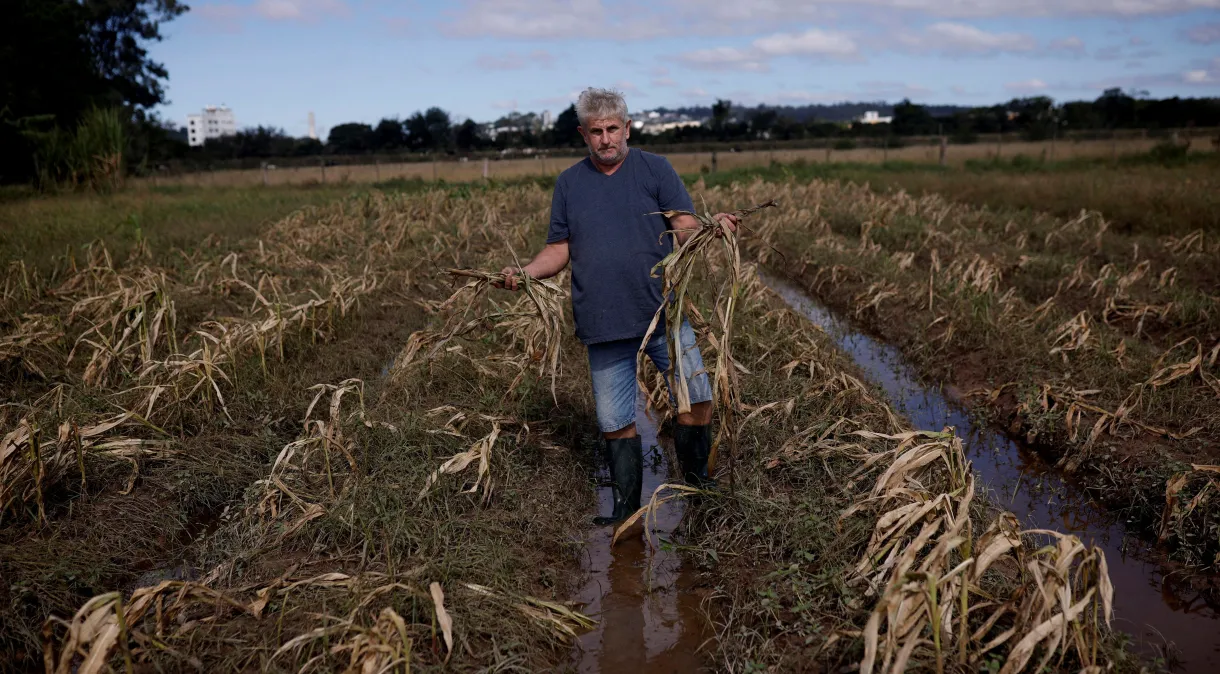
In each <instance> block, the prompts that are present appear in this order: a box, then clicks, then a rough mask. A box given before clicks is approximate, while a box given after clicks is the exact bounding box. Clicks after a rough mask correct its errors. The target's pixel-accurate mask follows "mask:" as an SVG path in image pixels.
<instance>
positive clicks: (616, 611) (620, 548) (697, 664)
mask: <svg viewBox="0 0 1220 674" xmlns="http://www.w3.org/2000/svg"><path fill="white" fill-rule="evenodd" d="M636 430H637V431H638V432H639V434H640V438H641V440H642V444H643V446H644V487H643V490H642V494H643V497H642V498H643V501H644V502H645V503H646V502H647V501H648V499H649V498H650V497H651V496H652V493H653V490H655V489H656V488H657V486H658V485H661V484H665V483H666V482H672V481H673V480H671V479H670V478H669V477H668V474H667V466H666V463H667V462H666V460H665V452H664V451H663V450H662V445H661V442H660V441H659V440H658V438H657V429H656V426H655V425H654V424H653V423H652V421H651V420H650V419H648V417H647V416H645V414H644V411H643V408H642V406H641V408H640V409H637V411H636ZM598 462H599V463H600V464H602V465H603V466H604V464H605V461H604V459H602V458H601V457H598ZM613 498H614V497H613V494H612V492H611V490H610V487H609V486H607V487H605V488H602V489H599V490H598V508H599V509H600V510H599V511H598V512H599V513H609V512H610V511H611V510H612V509H613ZM659 510H660V512H659V513H658V516H657V520H656V526H655V528H653V536H654V538H653V546H654V549H652V550H649V547H648V544H647V543H646V542H645V540H644V529H643V526H642V525H638V524H637V525H636V526H635V527H634V528H633V529H632V530H629V531H628V532H626V533H625V534H624V536H623V537H622V538H620V539H619V541H618V543H617V544H616V545H614V546H613V547H611V546H610V539H611V538H612V537H613V536H614V528H613V527H592V528H591V529H590V533H589V536H588V539H587V546H586V549H587V555H586V557H585V560H584V571H585V573H586V578H587V579H588V580H587V582H586V583H585V585H584V587H583V588H582V589H581V591H580V593H579V594H578V595H577V601H579V602H581V603H582V605H583V608H581V610H582V611H583V612H584V613H586V614H588V615H591V616H593V617H595V618H597V620H598V623H597V627H596V628H595V629H593V630H591V631H589V632H587V633H585V634H583V635H581V637H580V639H579V640H578V641H577V643H576V645H575V648H574V650H573V658H574V660H575V661H576V663H577V668H578V671H580V672H602V673H604V674H610V673H612V672H632V673H634V672H658V673H660V672H697V671H699V670H700V668H701V667H702V665H703V660H704V658H703V655H702V654H701V653H700V652H699V648H700V646H701V645H703V644H704V642H705V641H706V640H707V639H708V637H709V633H708V631H707V630H706V629H705V627H704V625H705V623H706V621H705V620H704V619H703V617H702V615H701V614H700V613H699V602H700V599H701V595H700V594H699V593H698V591H697V588H696V587H695V575H694V573H692V572H690V571H689V570H687V569H684V568H683V566H682V563H681V559H680V557H679V555H678V553H677V552H676V551H673V550H672V549H671V548H670V547H669V546H668V545H665V544H664V543H665V542H667V541H669V540H671V534H672V532H673V531H674V530H675V529H676V528H677V526H678V523H679V522H680V521H681V520H682V512H683V504H682V501H681V499H675V500H673V501H670V502H669V503H666V504H665V505H663V506H661V507H660V509H659Z"/></svg>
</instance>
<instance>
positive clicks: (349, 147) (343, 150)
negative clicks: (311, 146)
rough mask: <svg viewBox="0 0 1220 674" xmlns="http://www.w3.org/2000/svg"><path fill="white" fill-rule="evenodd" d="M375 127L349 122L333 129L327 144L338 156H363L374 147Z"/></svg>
mask: <svg viewBox="0 0 1220 674" xmlns="http://www.w3.org/2000/svg"><path fill="white" fill-rule="evenodd" d="M372 141H373V127H371V126H369V125H368V124H360V123H358V122H348V123H347V124H340V125H338V126H335V127H332V128H331V130H330V135H329V136H327V138H326V144H327V145H328V146H329V147H330V148H331V150H332V151H333V152H335V153H336V154H361V153H364V152H367V151H368V150H369V148H371V147H372Z"/></svg>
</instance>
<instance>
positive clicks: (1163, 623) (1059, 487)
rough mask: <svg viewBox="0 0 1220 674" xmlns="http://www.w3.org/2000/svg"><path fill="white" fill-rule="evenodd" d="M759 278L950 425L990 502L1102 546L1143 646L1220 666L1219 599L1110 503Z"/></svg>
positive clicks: (923, 411) (877, 378)
mask: <svg viewBox="0 0 1220 674" xmlns="http://www.w3.org/2000/svg"><path fill="white" fill-rule="evenodd" d="M763 279H764V281H765V282H766V284H767V285H768V286H770V287H771V288H772V289H773V290H775V291H776V292H777V293H778V294H779V295H780V297H782V298H783V299H784V301H786V302H787V303H788V304H789V305H790V306H791V307H792V308H793V309H795V310H796V311H797V312H798V313H800V314H802V315H804V316H805V317H807V318H808V319H809V320H810V321H812V322H813V323H814V324H816V325H818V326H819V327H821V328H822V329H823V330H825V331H826V333H827V335H829V336H830V338H831V339H832V340H834V342H835V343H836V344H837V345H838V346H839V347H840V348H841V349H843V350H844V351H846V352H847V353H848V354H849V355H850V356H851V357H852V359H853V360H854V361H855V362H856V365H857V366H859V367H860V369H861V370H863V371H864V374H865V375H866V376H867V378H868V379H869V380H870V381H872V382H873V383H875V384H877V385H878V386H880V387H881V388H882V389H884V391H885V393H886V396H887V397H888V399H889V402H890V404H891V405H892V406H893V407H894V408H895V411H897V412H899V413H901V414H904V415H905V416H906V417H907V418H908V419H910V420H911V423H913V424H914V425H915V427H916V428H920V429H931V430H940V429H941V428H943V427H945V426H953V427H954V428H955V429H956V430H957V433H958V435H959V437H961V438H962V443H963V445H964V447H965V449H966V454H967V456H968V457H969V458H970V460H971V462H972V463H973V464H974V470H975V473H976V474H977V475H978V477H979V481H980V482H981V483H982V484H983V485H984V488H985V489H986V490H987V496H988V498H989V499H990V500H991V502H992V503H994V504H995V505H997V506H999V507H1002V508H1006V509H1008V510H1010V511H1012V512H1013V513H1014V514H1015V515H1016V516H1017V517H1018V518H1019V519H1020V520H1021V521H1022V523H1023V524H1024V526H1025V527H1026V528H1041V529H1055V530H1058V531H1062V532H1070V533H1073V534H1075V535H1077V536H1079V537H1080V538H1081V540H1083V541H1084V542H1086V543H1090V542H1091V543H1093V544H1095V545H1097V546H1098V547H1100V548H1101V549H1103V550H1104V551H1105V553H1106V562H1107V564H1108V565H1109V569H1110V579H1111V580H1112V581H1113V583H1114V613H1115V623H1114V624H1115V626H1116V627H1118V628H1119V629H1121V630H1123V631H1125V632H1127V633H1128V634H1130V635H1131V637H1132V638H1133V639H1134V640H1135V642H1136V645H1137V648H1138V650H1139V651H1140V652H1141V653H1144V654H1147V655H1156V654H1158V652H1159V651H1160V650H1161V649H1163V647H1164V646H1165V644H1166V643H1167V642H1168V643H1170V644H1172V648H1173V650H1174V651H1175V652H1176V653H1177V654H1178V655H1179V657H1180V658H1181V660H1182V663H1183V671H1187V672H1217V671H1220V621H1217V620H1216V618H1217V611H1216V608H1215V607H1212V606H1207V605H1206V604H1205V603H1204V602H1203V600H1202V599H1201V598H1200V597H1199V596H1198V595H1197V594H1193V593H1191V591H1190V590H1189V589H1188V588H1185V587H1180V586H1178V585H1176V584H1175V582H1174V580H1173V578H1172V576H1169V575H1168V574H1167V572H1166V570H1165V569H1164V568H1163V567H1161V566H1160V565H1158V564H1157V563H1155V562H1153V561H1148V560H1149V559H1150V558H1151V556H1150V555H1148V554H1147V548H1146V547H1145V546H1143V545H1142V544H1141V543H1140V542H1139V541H1137V540H1134V539H1127V538H1126V537H1125V532H1124V530H1123V527H1122V524H1121V523H1120V522H1119V521H1118V520H1117V518H1116V517H1115V515H1114V514H1113V513H1110V512H1108V511H1106V510H1105V509H1103V508H1101V507H1099V506H1097V505H1096V504H1094V503H1093V502H1092V501H1091V500H1090V499H1089V498H1088V497H1087V496H1086V495H1085V494H1084V492H1083V490H1080V489H1077V488H1075V487H1073V486H1072V485H1071V484H1069V483H1067V482H1065V480H1064V478H1063V476H1062V475H1061V474H1059V473H1058V472H1056V471H1055V470H1054V469H1053V468H1051V467H1050V466H1048V465H1047V464H1046V463H1045V462H1042V461H1041V460H1039V458H1038V457H1037V455H1036V454H1034V453H1033V452H1031V451H1029V450H1028V449H1027V448H1025V447H1022V446H1021V445H1019V444H1017V443H1016V442H1014V441H1013V440H1011V439H1010V438H1008V437H1007V436H1006V435H1005V434H1003V433H1002V432H999V431H995V430H992V429H990V428H986V427H983V426H976V425H975V424H974V423H972V422H971V419H970V417H969V416H968V415H967V414H966V412H965V410H964V409H963V408H962V407H961V406H959V405H957V404H953V403H950V402H949V401H948V399H946V398H945V396H944V395H942V394H941V393H940V392H939V391H937V390H935V389H930V388H927V387H925V386H923V385H921V384H920V383H919V380H918V379H917V377H916V376H915V373H914V371H913V369H912V368H911V367H910V366H908V365H907V364H905V362H904V361H903V358H902V355H901V353H900V352H899V351H898V350H897V349H896V348H894V347H892V346H889V345H887V344H885V343H883V342H879V341H877V340H874V339H872V338H870V337H867V336H865V335H862V334H860V333H858V332H855V331H853V330H852V328H851V327H850V326H849V325H848V324H847V323H846V322H844V321H841V320H839V319H838V318H836V317H835V316H833V315H832V314H831V313H830V312H829V311H827V310H826V309H825V308H823V307H821V306H820V305H818V304H817V303H815V302H814V301H813V300H811V299H810V298H809V297H808V296H806V295H805V294H804V293H802V292H801V291H799V290H797V289H795V288H793V287H792V286H790V285H788V284H787V283H785V282H783V281H781V280H779V279H776V278H773V277H770V276H769V275H764V276H763ZM1141 553H1143V554H1141ZM1141 557H1143V558H1142V559H1141ZM1178 592H1184V593H1187V594H1186V595H1185V596H1183V595H1180V594H1178Z"/></svg>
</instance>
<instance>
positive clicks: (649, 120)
mask: <svg viewBox="0 0 1220 674" xmlns="http://www.w3.org/2000/svg"><path fill="white" fill-rule="evenodd" d="M637 117H638V118H637V119H633V120H632V121H631V128H632V129H635V130H636V131H640V132H642V133H663V132H665V131H670V130H672V129H681V128H684V127H688V126H703V121H702V120H698V119H693V118H691V117H689V116H687V115H682V114H678V113H676V112H664V113H662V112H659V111H657V110H644V111H642V112H640V113H639V115H637Z"/></svg>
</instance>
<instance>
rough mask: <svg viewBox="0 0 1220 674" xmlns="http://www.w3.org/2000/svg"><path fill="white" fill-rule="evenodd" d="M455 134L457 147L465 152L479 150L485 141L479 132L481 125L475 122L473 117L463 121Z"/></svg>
mask: <svg viewBox="0 0 1220 674" xmlns="http://www.w3.org/2000/svg"><path fill="white" fill-rule="evenodd" d="M453 135H454V143H455V144H456V145H457V149H459V150H461V151H463V152H469V151H471V150H477V149H479V147H480V146H481V145H483V142H484V138H483V136H482V134H480V133H479V125H478V124H475V123H474V120H473V119H467V120H466V121H464V122H462V123H461V124H460V125H459V126H458V127H457V131H456V132H455V133H454V134H453Z"/></svg>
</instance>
